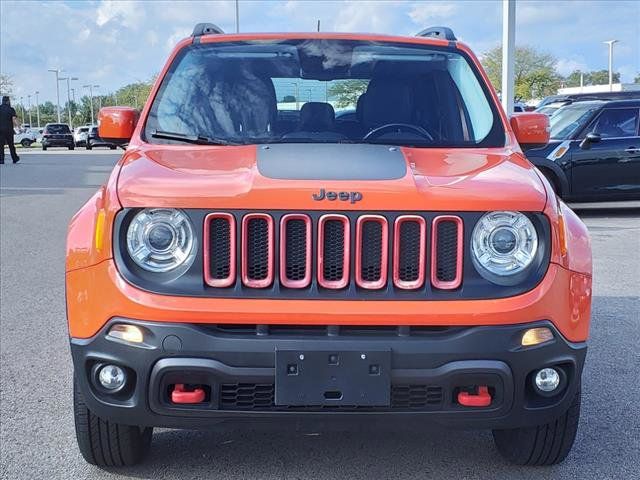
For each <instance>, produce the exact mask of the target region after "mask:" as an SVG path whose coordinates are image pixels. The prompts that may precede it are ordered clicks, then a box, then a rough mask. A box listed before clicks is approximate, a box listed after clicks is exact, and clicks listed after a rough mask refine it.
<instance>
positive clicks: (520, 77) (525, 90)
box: [482, 46, 560, 100]
mask: <svg viewBox="0 0 640 480" xmlns="http://www.w3.org/2000/svg"><path fill="white" fill-rule="evenodd" d="M482 65H483V66H484V69H485V70H486V72H487V75H488V76H489V80H491V83H492V84H493V86H494V88H495V89H496V90H497V91H498V92H500V91H501V90H502V47H501V46H497V47H495V48H492V49H491V50H489V51H488V52H486V53H485V54H484V55H483V56H482ZM514 79H515V96H516V99H517V100H525V99H529V98H533V97H537V98H539V97H543V96H546V95H551V94H554V93H556V92H557V90H558V87H559V86H560V76H559V75H558V73H557V72H556V59H555V57H554V56H553V55H551V54H549V53H545V52H539V51H537V50H536V49H534V48H533V47H529V46H523V47H516V51H515V61H514Z"/></svg>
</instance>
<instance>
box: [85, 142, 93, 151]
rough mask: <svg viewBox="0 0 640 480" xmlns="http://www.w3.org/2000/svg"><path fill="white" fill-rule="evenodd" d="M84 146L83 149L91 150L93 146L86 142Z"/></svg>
mask: <svg viewBox="0 0 640 480" xmlns="http://www.w3.org/2000/svg"><path fill="white" fill-rule="evenodd" d="M84 148H85V150H91V149H92V148H93V147H92V146H91V145H89V144H88V143H87V146H86V147H84Z"/></svg>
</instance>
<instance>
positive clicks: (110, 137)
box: [98, 107, 138, 145]
mask: <svg viewBox="0 0 640 480" xmlns="http://www.w3.org/2000/svg"><path fill="white" fill-rule="evenodd" d="M137 123H138V111H137V110H136V109H134V108H131V107H104V108H101V109H100V113H98V135H99V136H100V138H102V139H103V140H106V141H108V142H111V143H115V144H117V145H123V144H125V143H129V140H131V136H132V135H133V131H134V130H135V128H136V124H137Z"/></svg>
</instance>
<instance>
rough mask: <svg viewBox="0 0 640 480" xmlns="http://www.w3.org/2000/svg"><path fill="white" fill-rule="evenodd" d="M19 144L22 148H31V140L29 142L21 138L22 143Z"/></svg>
mask: <svg viewBox="0 0 640 480" xmlns="http://www.w3.org/2000/svg"><path fill="white" fill-rule="evenodd" d="M20 144H21V145H22V146H23V147H24V148H29V147H30V146H31V140H29V139H28V138H23V139H22V141H21V142H20Z"/></svg>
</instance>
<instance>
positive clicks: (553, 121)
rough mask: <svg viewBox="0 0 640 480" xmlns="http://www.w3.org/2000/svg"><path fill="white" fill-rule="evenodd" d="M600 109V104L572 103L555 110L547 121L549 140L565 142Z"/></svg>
mask: <svg viewBox="0 0 640 480" xmlns="http://www.w3.org/2000/svg"><path fill="white" fill-rule="evenodd" d="M600 107H601V103H579V102H578V103H573V104H571V105H567V106H566V107H562V108H560V109H559V110H557V111H556V112H555V113H554V114H553V115H552V116H551V118H550V119H549V124H550V125H551V138H553V139H554V140H567V139H569V138H571V137H572V136H573V135H574V134H575V133H576V132H577V131H578V129H580V128H582V127H583V126H584V125H585V123H586V122H587V121H589V119H590V118H591V114H592V113H593V112H594V111H596V110H598V109H599V108H600Z"/></svg>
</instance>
